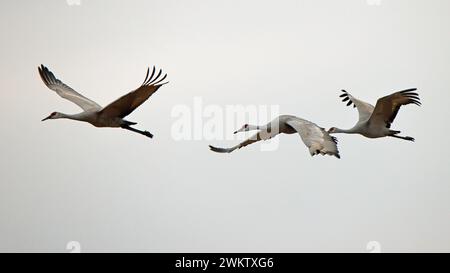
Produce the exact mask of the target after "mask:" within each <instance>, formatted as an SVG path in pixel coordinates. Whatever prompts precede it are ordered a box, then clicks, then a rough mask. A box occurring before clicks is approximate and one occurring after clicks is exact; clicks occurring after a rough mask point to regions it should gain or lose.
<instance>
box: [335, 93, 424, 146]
mask: <svg viewBox="0 0 450 273" xmlns="http://www.w3.org/2000/svg"><path fill="white" fill-rule="evenodd" d="M416 90H417V89H416V88H411V89H407V90H403V91H399V92H396V93H393V94H391V95H389V96H386V97H383V98H380V99H379V100H378V101H377V104H376V106H375V107H373V106H372V105H371V104H369V103H367V102H363V101H361V100H358V99H356V98H355V97H353V96H352V95H350V94H349V93H348V92H347V91H345V90H342V92H344V93H343V94H342V95H341V96H340V97H341V98H343V100H342V101H343V102H347V101H348V103H347V106H350V105H352V104H353V107H356V108H357V109H358V112H359V120H358V122H357V123H356V125H355V126H354V127H353V128H351V129H349V130H343V129H339V128H336V127H332V128H331V129H330V130H328V133H330V134H337V133H344V134H360V135H363V136H365V137H368V138H380V137H387V136H388V137H395V138H399V139H404V140H408V141H414V138H412V137H409V136H407V137H404V136H398V134H400V133H401V132H400V131H394V130H391V129H390V128H391V124H392V122H393V121H394V119H395V117H396V116H397V114H398V111H399V110H400V107H401V106H402V105H408V104H415V105H417V106H420V105H421V103H420V98H419V94H417V93H415V92H414V91H416Z"/></svg>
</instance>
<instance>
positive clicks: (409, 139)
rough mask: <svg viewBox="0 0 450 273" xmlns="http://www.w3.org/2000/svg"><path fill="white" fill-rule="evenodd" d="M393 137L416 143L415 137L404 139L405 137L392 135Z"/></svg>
mask: <svg viewBox="0 0 450 273" xmlns="http://www.w3.org/2000/svg"><path fill="white" fill-rule="evenodd" d="M391 137H395V138H399V139H403V140H408V141H412V142H414V141H415V139H414V138H413V137H409V136H407V137H403V136H397V135H392V136H391Z"/></svg>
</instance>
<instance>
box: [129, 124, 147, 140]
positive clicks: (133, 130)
mask: <svg viewBox="0 0 450 273" xmlns="http://www.w3.org/2000/svg"><path fill="white" fill-rule="evenodd" d="M122 129H125V130H129V131H132V132H135V133H138V134H141V135H144V136H146V137H149V138H152V137H153V135H152V134H151V133H150V132H148V131H141V130H138V129H134V128H131V127H130V126H129V125H124V126H122Z"/></svg>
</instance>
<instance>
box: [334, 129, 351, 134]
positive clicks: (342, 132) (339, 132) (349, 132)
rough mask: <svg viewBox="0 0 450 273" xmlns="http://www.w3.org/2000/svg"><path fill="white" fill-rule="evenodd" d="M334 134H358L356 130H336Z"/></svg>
mask: <svg viewBox="0 0 450 273" xmlns="http://www.w3.org/2000/svg"><path fill="white" fill-rule="evenodd" d="M333 133H335V134H356V130H354V128H352V129H348V130H345V129H339V128H336V130H334V132H333Z"/></svg>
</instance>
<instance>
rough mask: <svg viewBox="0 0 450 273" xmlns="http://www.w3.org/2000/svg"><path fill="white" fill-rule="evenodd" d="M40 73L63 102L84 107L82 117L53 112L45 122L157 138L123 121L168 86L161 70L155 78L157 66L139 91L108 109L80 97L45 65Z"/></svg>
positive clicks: (39, 69)
mask: <svg viewBox="0 0 450 273" xmlns="http://www.w3.org/2000/svg"><path fill="white" fill-rule="evenodd" d="M38 71H39V74H40V76H41V79H42V81H43V82H44V83H45V85H47V87H48V88H50V89H51V90H53V91H55V92H56V93H57V94H58V95H59V96H61V97H62V98H64V99H67V100H69V101H71V102H73V103H75V104H76V105H78V106H79V107H81V109H83V112H82V113H79V114H75V115H68V114H63V113H59V112H53V113H51V114H50V116H48V117H47V118H45V119H43V120H42V121H45V120H48V119H72V120H78V121H84V122H88V123H90V124H92V125H94V126H95V127H113V128H123V129H126V130H129V131H132V132H135V133H139V134H141V135H144V136H147V137H149V138H152V137H153V135H152V134H151V133H150V132H148V131H140V130H137V129H135V128H132V127H131V125H136V124H137V123H136V122H131V121H127V120H125V119H123V118H124V117H126V116H128V115H129V114H131V113H132V112H133V111H134V110H135V109H136V108H138V107H139V106H140V105H141V104H142V103H144V102H145V101H146V100H147V99H148V98H149V97H150V96H151V95H152V94H153V93H155V92H156V91H157V90H158V89H159V88H160V87H161V86H163V85H164V84H166V83H167V82H165V83H161V82H162V81H164V80H165V79H166V77H167V74H165V75H164V76H163V77H162V78H161V79H159V77H160V76H161V73H162V70H159V72H158V74H157V75H156V76H155V72H156V70H155V67H154V66H153V70H152V73H151V75H150V68H148V69H147V75H146V76H145V80H144V82H143V83H142V85H141V86H140V87H139V88H138V89H136V90H134V91H132V92H130V93H128V94H126V95H124V96H122V97H120V98H119V99H117V100H116V101H114V102H112V103H111V104H109V105H108V106H106V107H104V108H102V107H101V106H100V105H98V104H97V103H96V102H94V101H92V100H90V99H88V98H86V97H84V96H83V95H81V94H79V93H78V92H76V91H75V90H73V89H72V88H71V87H69V86H68V85H66V84H64V83H63V82H62V81H60V80H59V79H57V78H56V77H55V75H53V73H52V72H51V71H50V70H48V68H47V67H45V66H44V65H41V66H40V67H39V68H38ZM154 76H155V77H154Z"/></svg>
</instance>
